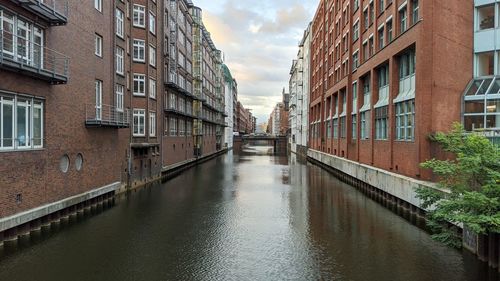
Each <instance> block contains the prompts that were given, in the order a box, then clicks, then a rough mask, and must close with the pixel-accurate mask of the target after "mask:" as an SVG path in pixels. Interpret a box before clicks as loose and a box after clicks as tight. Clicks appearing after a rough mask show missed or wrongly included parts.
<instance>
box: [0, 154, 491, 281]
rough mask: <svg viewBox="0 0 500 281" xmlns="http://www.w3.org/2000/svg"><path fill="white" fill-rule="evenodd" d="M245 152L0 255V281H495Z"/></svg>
mask: <svg viewBox="0 0 500 281" xmlns="http://www.w3.org/2000/svg"><path fill="white" fill-rule="evenodd" d="M269 149H270V148H268V147H250V148H248V149H246V150H245V153H243V154H241V155H233V154H232V152H230V153H229V154H227V155H224V156H221V157H218V158H216V159H213V160H211V161H209V162H206V163H204V164H202V165H200V166H197V167H194V168H192V169H190V170H188V171H186V172H184V173H183V174H181V175H179V176H177V177H176V178H173V179H171V180H169V181H167V182H165V183H163V184H157V185H155V186H152V187H149V188H145V189H142V190H139V191H137V192H135V193H133V194H130V195H129V196H124V197H122V198H118V199H117V200H116V202H115V204H114V206H113V207H111V208H108V209H107V210H105V211H103V212H100V213H99V214H96V215H94V216H93V217H91V218H84V219H80V220H79V221H78V222H73V223H68V224H63V225H60V226H59V227H57V228H56V229H55V230H54V229H49V230H44V231H43V232H42V233H40V234H38V235H33V236H31V237H28V238H25V239H23V240H20V241H19V242H18V244H17V246H16V245H9V246H5V247H3V248H0V280H9V281H10V280H76V281H78V280H93V281H97V280H404V281H413V280H418V281H424V280H453V281H460V280H471V281H472V280H474V281H477V280H496V278H497V276H495V275H494V274H493V273H491V272H490V273H488V270H487V267H486V266H485V265H484V264H482V263H479V262H477V261H476V260H475V258H474V257H473V256H471V255H468V254H463V253H462V252H459V251H456V250H453V249H450V248H447V247H444V246H442V245H440V244H439V243H436V242H434V241H432V240H431V239H430V237H429V235H428V234H427V233H425V232H423V231H422V230H420V229H419V228H417V227H415V226H413V225H412V224H410V223H408V222H407V221H406V220H404V219H403V218H401V217H399V216H397V215H396V214H394V213H392V212H391V211H389V210H387V209H385V208H384V207H382V206H380V205H378V204H377V203H376V202H374V201H372V200H371V199H369V198H367V197H365V196H364V195H363V194H362V193H360V192H359V191H357V190H356V189H354V188H353V187H351V186H349V185H346V184H344V183H342V182H340V181H339V180H337V179H336V178H334V177H333V176H332V175H330V174H329V173H327V172H325V171H323V170H322V169H320V168H318V167H316V166H313V165H311V164H305V163H299V162H298V161H297V160H296V159H295V158H291V159H289V158H286V157H280V156H271V155H268V151H269Z"/></svg>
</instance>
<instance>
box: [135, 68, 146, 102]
mask: <svg viewBox="0 0 500 281" xmlns="http://www.w3.org/2000/svg"><path fill="white" fill-rule="evenodd" d="M136 83H137V87H136ZM133 94H134V96H140V97H144V96H146V75H144V74H141V73H134V83H133Z"/></svg>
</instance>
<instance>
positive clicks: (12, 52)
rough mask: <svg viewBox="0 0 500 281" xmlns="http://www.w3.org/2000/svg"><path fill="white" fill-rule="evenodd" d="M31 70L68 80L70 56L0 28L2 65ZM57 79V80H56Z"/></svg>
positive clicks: (63, 80) (49, 76) (51, 79)
mask: <svg viewBox="0 0 500 281" xmlns="http://www.w3.org/2000/svg"><path fill="white" fill-rule="evenodd" d="M8 62H10V64H9V66H11V67H15V68H17V69H22V70H25V71H29V72H31V73H33V74H36V75H37V76H40V77H41V78H46V79H47V80H50V81H53V82H55V81H59V82H66V81H67V78H68V66H69V58H68V57H67V56H65V55H63V54H61V53H59V52H56V51H54V50H52V49H49V48H47V47H44V46H42V45H40V44H37V43H35V42H33V41H30V40H27V39H25V38H23V37H20V36H17V35H14V34H12V33H10V32H8V31H5V30H0V65H4V64H7V63H8ZM54 80H55V81H54Z"/></svg>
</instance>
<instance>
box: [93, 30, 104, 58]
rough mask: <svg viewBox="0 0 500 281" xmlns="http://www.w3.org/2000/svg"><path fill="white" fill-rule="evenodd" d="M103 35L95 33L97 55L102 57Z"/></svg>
mask: <svg viewBox="0 0 500 281" xmlns="http://www.w3.org/2000/svg"><path fill="white" fill-rule="evenodd" d="M102 41H103V39H102V36H101V35H99V34H97V33H96V34H95V55H96V56H98V57H100V58H102Z"/></svg>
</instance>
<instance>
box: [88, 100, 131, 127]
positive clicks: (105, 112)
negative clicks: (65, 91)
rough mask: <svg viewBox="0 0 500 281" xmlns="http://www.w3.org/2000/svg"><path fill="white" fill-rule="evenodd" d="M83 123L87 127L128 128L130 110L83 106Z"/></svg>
mask: <svg viewBox="0 0 500 281" xmlns="http://www.w3.org/2000/svg"><path fill="white" fill-rule="evenodd" d="M85 123H86V124H87V125H89V126H103V127H121V128H125V127H130V110H129V109H123V110H120V109H118V108H116V107H115V106H111V105H105V104H103V105H96V104H87V105H85Z"/></svg>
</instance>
